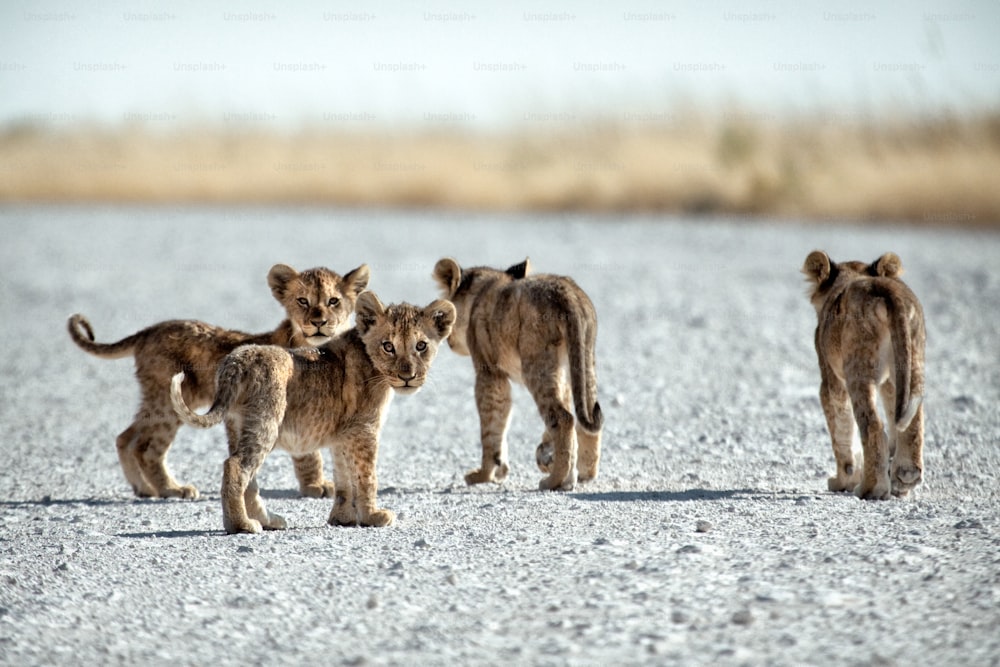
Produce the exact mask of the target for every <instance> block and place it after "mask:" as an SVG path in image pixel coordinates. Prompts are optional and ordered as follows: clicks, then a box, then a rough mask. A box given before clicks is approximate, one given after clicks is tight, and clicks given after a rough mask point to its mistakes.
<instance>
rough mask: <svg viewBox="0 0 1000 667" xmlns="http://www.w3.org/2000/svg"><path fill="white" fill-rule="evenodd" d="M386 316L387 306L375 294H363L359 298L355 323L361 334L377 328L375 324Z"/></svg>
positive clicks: (355, 310) (356, 305) (355, 306)
mask: <svg viewBox="0 0 1000 667" xmlns="http://www.w3.org/2000/svg"><path fill="white" fill-rule="evenodd" d="M384 314H385V306H383V305H382V302H381V301H379V300H378V297H377V296H376V295H375V292H362V293H361V294H360V295H359V296H358V302H357V303H356V304H354V321H355V326H356V327H357V329H358V331H359V332H360V333H362V334H363V333H365V332H366V331H368V330H369V329H371V328H372V327H373V326H375V322H377V321H378V318H379V317H381V316H382V315H384Z"/></svg>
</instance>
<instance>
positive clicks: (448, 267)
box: [434, 257, 462, 296]
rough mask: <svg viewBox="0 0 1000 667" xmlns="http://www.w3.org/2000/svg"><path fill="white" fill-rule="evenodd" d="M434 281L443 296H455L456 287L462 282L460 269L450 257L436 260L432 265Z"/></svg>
mask: <svg viewBox="0 0 1000 667" xmlns="http://www.w3.org/2000/svg"><path fill="white" fill-rule="evenodd" d="M434 280H436V281H437V283H438V285H440V286H441V289H442V290H444V293H445V296H455V292H456V291H458V285H459V284H460V283H461V282H462V267H460V266H459V265H458V262H456V261H455V260H453V259H452V258H451V257H445V258H444V259H441V260H438V263H437V264H435V265H434Z"/></svg>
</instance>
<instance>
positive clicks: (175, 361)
mask: <svg viewBox="0 0 1000 667" xmlns="http://www.w3.org/2000/svg"><path fill="white" fill-rule="evenodd" d="M267 282H268V284H269V285H270V287H271V292H272V294H273V295H274V298H275V299H277V300H278V302H279V303H281V305H283V306H284V307H285V312H286V313H287V315H288V318H287V319H286V320H284V321H283V322H282V323H281V324H279V325H278V328H277V329H275V330H274V331H271V332H268V333H263V334H257V335H251V334H246V333H242V332H240V331H232V330H229V329H223V328H221V327H215V326H211V325H209V324H205V323H204V322H197V321H194V320H171V321H169V322H161V323H159V324H154V325H153V326H151V327H148V328H146V329H143V330H142V331H139V332H138V333H135V334H133V335H131V336H128V337H127V338H123V339H122V340H120V341H118V342H117V343H107V344H104V343H95V342H94V333H93V330H92V329H91V327H90V322H88V321H87V318H85V317H84V316H83V315H73V316H72V317H71V318H70V319H69V324H68V328H69V335H70V336H71V337H72V338H73V341H74V342H75V343H76V344H77V345H79V346H80V347H81V348H83V349H84V350H86V351H87V352H89V353H91V354H93V355H96V356H98V357H102V358H104V359H119V358H121V357H126V356H129V355H131V356H133V357H135V375H136V378H137V379H138V380H139V389H140V392H141V403H140V405H139V411H138V412H137V413H136V415H135V420H134V421H133V422H132V424H130V425H129V427H128V428H127V429H125V430H124V431H122V433H121V434H120V435H119V436H118V441H117V446H118V460H119V463H120V464H121V467H122V471H123V472H124V473H125V478H126V479H127V480H128V482H129V484H131V485H132V490H133V491H134V492H135V494H136V495H137V496H141V497H160V498H170V497H175V498H178V497H179V498H197V497H198V490H197V489H196V488H195V487H193V486H191V485H184V486H182V485H180V484H178V483H177V481H176V480H175V479H174V478H173V476H172V475H171V474H170V472H169V471H168V470H167V464H166V458H167V452H168V450H169V449H170V445H171V444H172V443H173V440H174V436H175V435H176V434H177V429H178V428H180V426H181V420H180V419H178V418H177V415H176V414H175V413H174V411H173V409H172V408H171V406H170V378H171V377H173V375H174V374H175V373H177V372H178V371H183V372H184V373H185V374H186V375H187V378H188V381H187V383H186V384H185V386H184V399H185V400H186V401H187V403H188V404H189V405H192V406H195V407H204V406H206V405H208V404H209V403H211V401H212V397H213V396H214V395H215V371H216V368H217V367H218V365H219V362H220V361H222V358H223V357H225V356H226V355H227V354H229V353H230V352H232V351H233V350H234V349H236V348H237V347H239V346H240V345H246V344H255V345H268V344H270V345H280V346H282V347H302V346H317V345H322V344H323V343H325V342H327V341H328V340H330V338H331V337H333V336H336V335H337V334H339V333H341V332H342V331H344V330H345V329H346V328H347V327H348V325H349V322H348V319H349V318H350V315H351V313H352V312H353V311H354V302H355V300H356V299H357V298H358V294H360V293H361V292H363V291H364V290H365V288H366V287H367V286H368V266H367V265H364V264H362V265H361V266H359V267H358V268H356V269H354V270H353V271H351V272H350V273H348V274H347V275H346V276H344V277H341V276H339V275H337V274H336V273H334V272H333V271H330V270H329V269H326V268H315V269H309V270H306V271H303V272H301V273H299V272H297V271H296V270H295V269H293V268H292V267H290V266H286V265H285V264H275V265H274V266H273V267H272V268H271V271H270V272H269V273H268V276H267ZM294 464H295V474H296V477H297V478H298V480H299V489H300V491H301V492H302V495H305V496H312V497H317V498H318V497H322V496H328V495H332V493H333V485H332V484H331V483H330V482H329V481H327V480H325V479H324V478H323V458H322V456H321V455H320V454H319V453H314V454H306V455H303V456H299V457H294Z"/></svg>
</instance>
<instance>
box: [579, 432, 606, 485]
mask: <svg viewBox="0 0 1000 667" xmlns="http://www.w3.org/2000/svg"><path fill="white" fill-rule="evenodd" d="M576 446H577V469H578V470H579V476H578V479H579V481H581V482H589V481H590V480H592V479H594V478H595V477H597V471H598V467H599V465H600V462H601V432H600V431H598V432H597V433H591V432H589V431H587V430H586V429H584V428H583V427H582V426H580V424H577V425H576Z"/></svg>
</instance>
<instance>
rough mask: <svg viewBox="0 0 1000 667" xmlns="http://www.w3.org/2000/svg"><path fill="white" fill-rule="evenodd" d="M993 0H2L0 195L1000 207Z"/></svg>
mask: <svg viewBox="0 0 1000 667" xmlns="http://www.w3.org/2000/svg"><path fill="white" fill-rule="evenodd" d="M998 30H1000V5H998V4H997V3H995V2H992V1H989V2H978V3H977V2H965V3H963V2H944V1H943V0H939V1H937V2H907V3H894V2H875V3H871V2H856V3H854V2H819V3H806V4H802V3H795V2H756V3H739V2H705V3H693V4H692V3H680V2H635V3H630V2H625V3H612V4H607V3H589V2H585V3H568V2H566V3H552V4H545V3H521V2H513V3H497V4H490V5H476V4H472V3H465V4H461V3H453V2H452V3H430V4H417V5H415V4H412V3H399V2H359V1H354V2H319V1H315V2H302V3H291V4H289V5H287V6H286V5H284V4H282V3H273V2H265V3H257V4H254V3H249V4H248V3H229V2H208V3H196V2H174V3H169V4H168V3H159V4H157V3H153V4H142V5H136V4H135V3H124V2H121V3H119V2H110V3H101V4H100V5H97V4H91V3H69V2H31V3H29V2H23V3H19V2H10V3H4V4H3V6H2V7H0V35H2V39H0V90H2V91H3V94H2V95H0V201H2V202H154V203H202V202H204V203H223V204H226V203H240V204H244V203H269V204H270V203H277V204H288V203H296V204H298V203H308V204H328V205H346V206H369V205H370V206H400V207H448V208H459V209H469V210H500V211H532V210H544V211H552V210H570V211H599V212H615V211H621V212H631V211H647V212H648V211H654V212H665V213H684V214H734V215H743V214H745V215H754V216H763V217H769V218H789V219H795V220H818V221H822V220H851V221H898V222H908V223H919V224H927V225H941V226H962V227H998V226H1000V39H997V35H998Z"/></svg>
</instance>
